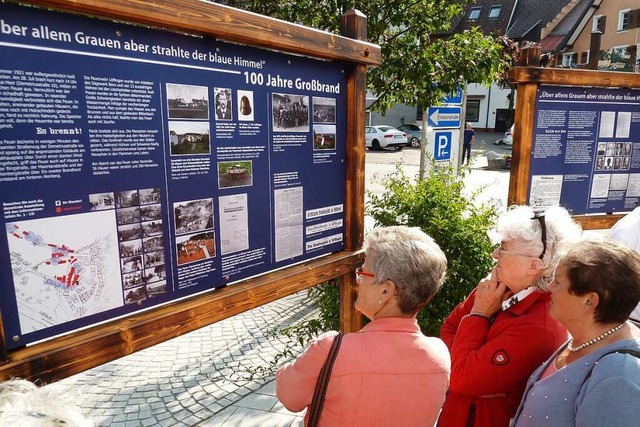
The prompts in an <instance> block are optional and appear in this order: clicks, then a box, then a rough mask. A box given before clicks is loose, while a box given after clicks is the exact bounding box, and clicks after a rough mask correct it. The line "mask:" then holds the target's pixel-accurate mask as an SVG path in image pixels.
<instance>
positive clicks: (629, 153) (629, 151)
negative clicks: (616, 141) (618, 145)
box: [624, 142, 633, 156]
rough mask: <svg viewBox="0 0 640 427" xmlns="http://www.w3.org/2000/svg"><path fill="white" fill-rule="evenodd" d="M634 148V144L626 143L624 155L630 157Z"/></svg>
mask: <svg viewBox="0 0 640 427" xmlns="http://www.w3.org/2000/svg"><path fill="white" fill-rule="evenodd" d="M632 148H633V142H625V143H624V155H625V156H630V155H631V149H632Z"/></svg>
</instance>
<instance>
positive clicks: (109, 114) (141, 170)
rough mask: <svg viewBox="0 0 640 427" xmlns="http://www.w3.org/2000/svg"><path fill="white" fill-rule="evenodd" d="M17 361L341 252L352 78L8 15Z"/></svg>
mask: <svg viewBox="0 0 640 427" xmlns="http://www.w3.org/2000/svg"><path fill="white" fill-rule="evenodd" d="M0 57H2V63H1V64H0V194H2V211H1V217H0V218H1V220H2V221H3V224H4V228H5V236H4V237H2V238H0V266H1V267H2V268H1V269H0V286H1V289H2V299H1V300H0V309H1V311H2V317H3V321H4V327H5V335H6V336H7V337H8V341H9V342H8V343H7V344H8V346H9V347H10V348H15V347H19V346H23V345H25V344H28V343H30V342H33V341H35V340H39V339H44V338H47V337H50V336H53V335H54V334H59V333H62V332H66V331H69V330H72V329H75V328H78V327H82V326H86V325H90V324H93V323H95V322H98V321H102V320H106V319H110V318H113V317H115V316H119V315H123V314H127V313H131V312H134V311H136V310H140V309H144V308H148V307H150V306H153V305H156V304H158V303H162V302H167V301H171V300H174V299H176V298H179V297H183V296H186V295H189V294H192V293H195V292H200V291H203V290H207V289H212V288H217V287H221V286H226V285H228V284H230V283H232V282H234V281H238V280H240V279H242V278H246V277H248V276H252V275H256V274H260V273H264V272H267V271H271V270H273V269H276V268H280V267H284V266H287V265H291V264H293V263H297V262H300V261H302V260H306V259H309V258H312V257H316V256H319V255H323V254H327V253H331V252H335V251H339V250H342V249H344V231H345V230H344V203H345V179H346V178H345V176H346V175H345V174H346V167H345V160H346V159H345V154H346V150H345V138H346V130H345V125H346V124H345V117H346V112H345V108H346V107H345V106H346V97H345V85H346V74H345V70H344V66H342V65H340V64H336V63H331V62H327V61H318V60H314V59H310V58H302V57H299V56H291V55H285V54H281V53H276V52H271V51H266V50H260V49H256V48H251V47H247V46H239V45H234V44H228V43H224V42H220V41H217V40H210V39H203V38H200V37H191V36H187V35H182V34H175V33H171V32H165V31H161V30H152V29H147V28H142V27H136V26H129V25H126V24H119V23H114V22H109V21H105V20H97V19H90V18H85V17H78V16H73V15H69V14H62V13H56V12H50V11H44V10H38V9H34V8H27V7H22V6H18V5H8V4H0Z"/></svg>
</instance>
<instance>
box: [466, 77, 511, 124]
mask: <svg viewBox="0 0 640 427" xmlns="http://www.w3.org/2000/svg"><path fill="white" fill-rule="evenodd" d="M510 92H511V90H510V89H500V87H499V86H498V85H496V84H492V85H491V86H486V85H483V84H478V83H469V84H468V85H467V110H469V109H470V108H472V107H473V104H476V105H477V104H479V111H478V114H477V116H476V118H477V120H475V121H471V125H472V126H473V127H474V128H475V129H486V130H489V131H493V130H494V129H495V127H496V110H497V109H499V108H500V109H502V108H505V109H506V108H509V99H508V98H507V95H509V93H510ZM514 96H515V93H514ZM514 106H515V99H514ZM469 115H470V112H469V111H467V117H469ZM471 115H472V116H473V114H471Z"/></svg>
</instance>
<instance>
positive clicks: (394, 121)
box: [366, 96, 418, 127]
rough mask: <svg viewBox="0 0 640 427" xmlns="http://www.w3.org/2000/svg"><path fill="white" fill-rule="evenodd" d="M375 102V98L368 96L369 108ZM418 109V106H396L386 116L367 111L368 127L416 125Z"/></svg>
mask: <svg viewBox="0 0 640 427" xmlns="http://www.w3.org/2000/svg"><path fill="white" fill-rule="evenodd" d="M374 101H375V98H373V97H369V96H367V100H366V104H367V108H368V107H369V105H371V104H372V103H373V102H374ZM417 114H418V109H417V108H416V106H415V105H414V106H410V105H405V104H395V105H394V106H393V107H391V108H390V109H389V110H387V111H385V112H384V114H382V113H378V112H373V111H369V110H368V109H367V125H369V126H376V125H389V126H393V127H398V126H400V125H401V124H403V123H416V117H417Z"/></svg>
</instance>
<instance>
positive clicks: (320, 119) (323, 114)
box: [313, 96, 336, 123]
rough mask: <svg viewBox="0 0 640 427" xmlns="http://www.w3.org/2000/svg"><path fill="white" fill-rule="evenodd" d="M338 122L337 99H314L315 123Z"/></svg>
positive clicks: (319, 97)
mask: <svg viewBox="0 0 640 427" xmlns="http://www.w3.org/2000/svg"><path fill="white" fill-rule="evenodd" d="M335 122H336V99H335V98H323V97H321V96H314V97H313V123H335Z"/></svg>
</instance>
